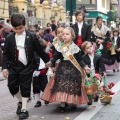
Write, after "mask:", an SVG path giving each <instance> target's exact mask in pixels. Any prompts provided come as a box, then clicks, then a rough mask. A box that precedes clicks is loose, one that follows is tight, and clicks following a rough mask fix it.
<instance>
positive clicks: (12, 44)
mask: <svg viewBox="0 0 120 120" xmlns="http://www.w3.org/2000/svg"><path fill="white" fill-rule="evenodd" d="M4 47H5V49H4V51H3V62H2V69H8V67H10V66H15V65H16V63H17V46H16V41H15V33H14V32H13V33H12V34H10V35H8V36H7V38H6V40H5V46H4ZM34 51H35V52H36V53H37V54H38V55H39V56H40V57H41V58H42V59H43V61H44V62H45V63H46V62H48V61H49V56H48V55H47V54H46V53H45V52H44V51H43V49H42V46H41V45H40V42H39V40H38V39H37V38H36V35H35V34H34V33H32V32H30V31H28V30H26V38H25V53H26V57H27V61H28V63H29V64H33V63H34Z"/></svg>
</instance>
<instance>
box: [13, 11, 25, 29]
mask: <svg viewBox="0 0 120 120" xmlns="http://www.w3.org/2000/svg"><path fill="white" fill-rule="evenodd" d="M11 25H12V26H13V27H18V26H20V25H23V26H25V17H24V15H22V14H19V13H18V14H13V15H12V17H11Z"/></svg>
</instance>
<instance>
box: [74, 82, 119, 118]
mask: <svg viewBox="0 0 120 120" xmlns="http://www.w3.org/2000/svg"><path fill="white" fill-rule="evenodd" d="M119 90H120V81H119V82H118V83H116V84H115V86H114V87H113V88H112V91H113V92H115V93H117V92H118V91H119ZM92 106H96V107H95V108H93V107H92ZM103 106H104V105H102V104H101V103H100V101H98V102H93V104H92V105H91V106H89V107H88V108H87V109H86V110H85V111H83V112H82V113H81V114H80V115H79V116H77V117H76V118H75V119H74V120H90V119H91V118H92V117H93V116H94V115H95V114H96V113H97V112H98V111H99V110H100V109H101V108H102V107H103Z"/></svg>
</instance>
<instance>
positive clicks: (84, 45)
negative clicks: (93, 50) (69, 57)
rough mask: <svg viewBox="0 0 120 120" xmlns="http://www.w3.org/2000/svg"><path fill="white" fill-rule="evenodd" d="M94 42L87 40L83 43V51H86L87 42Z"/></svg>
mask: <svg viewBox="0 0 120 120" xmlns="http://www.w3.org/2000/svg"><path fill="white" fill-rule="evenodd" d="M89 43H90V44H92V43H91V42H89V41H85V42H84V43H83V44H82V45H81V48H82V50H83V51H85V48H86V46H87V44H89Z"/></svg>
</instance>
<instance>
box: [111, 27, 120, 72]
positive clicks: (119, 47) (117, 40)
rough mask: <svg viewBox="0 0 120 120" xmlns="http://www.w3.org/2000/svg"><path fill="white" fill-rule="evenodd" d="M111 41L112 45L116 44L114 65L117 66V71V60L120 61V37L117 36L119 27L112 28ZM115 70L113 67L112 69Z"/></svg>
mask: <svg viewBox="0 0 120 120" xmlns="http://www.w3.org/2000/svg"><path fill="white" fill-rule="evenodd" d="M112 40H113V43H114V46H116V47H115V48H116V51H115V52H116V66H117V72H119V62H120V58H119V57H120V37H119V29H118V28H115V29H114V30H113V38H112ZM113 71H114V72H115V69H114V70H113Z"/></svg>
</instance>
